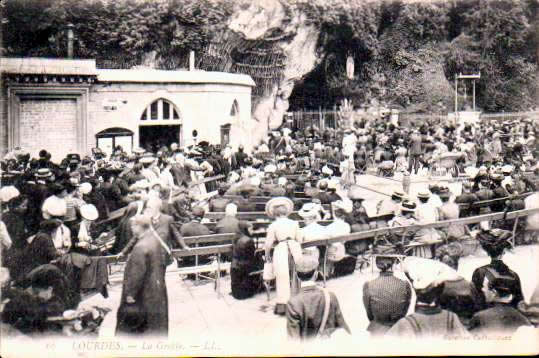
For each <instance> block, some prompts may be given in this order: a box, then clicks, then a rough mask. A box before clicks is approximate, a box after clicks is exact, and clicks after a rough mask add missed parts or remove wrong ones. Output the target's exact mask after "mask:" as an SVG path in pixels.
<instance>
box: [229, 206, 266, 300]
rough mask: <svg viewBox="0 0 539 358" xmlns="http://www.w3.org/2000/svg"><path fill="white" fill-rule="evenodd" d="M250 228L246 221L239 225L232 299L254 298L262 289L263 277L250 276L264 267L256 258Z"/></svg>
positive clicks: (233, 268) (234, 250)
mask: <svg viewBox="0 0 539 358" xmlns="http://www.w3.org/2000/svg"><path fill="white" fill-rule="evenodd" d="M229 205H234V204H229ZM250 227H251V225H250V224H249V223H247V222H245V221H242V222H240V223H239V225H238V229H239V234H240V238H239V239H238V240H236V242H235V243H234V246H233V247H232V264H231V265H230V280H231V282H230V286H231V288H232V297H234V298H235V299H237V300H243V299H246V298H249V297H253V296H254V295H255V293H257V292H258V291H259V290H260V288H261V282H260V280H261V276H260V275H250V273H252V272H255V271H257V270H261V269H262V267H263V266H264V263H263V262H262V260H260V258H259V257H257V256H255V243H254V240H253V238H252V237H251V235H250V232H249V230H250Z"/></svg>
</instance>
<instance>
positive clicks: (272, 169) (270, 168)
mask: <svg viewBox="0 0 539 358" xmlns="http://www.w3.org/2000/svg"><path fill="white" fill-rule="evenodd" d="M276 171H277V167H276V166H275V165H274V164H268V165H266V166H265V167H264V173H275V172H276Z"/></svg>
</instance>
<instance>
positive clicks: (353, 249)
mask: <svg viewBox="0 0 539 358" xmlns="http://www.w3.org/2000/svg"><path fill="white" fill-rule="evenodd" d="M348 199H350V200H351V201H352V205H353V207H352V212H351V213H350V214H348V215H347V216H346V218H345V221H346V222H347V223H348V224H350V228H351V232H360V231H365V230H369V229H370V227H369V217H368V216H367V211H366V210H365V207H364V206H363V201H364V198H363V197H362V196H361V188H359V187H357V186H351V187H350V189H349V190H348ZM372 242H373V239H372V238H367V239H361V240H352V241H347V242H345V243H344V246H345V248H346V252H347V253H348V254H349V255H352V256H356V257H357V256H359V255H361V254H362V253H364V252H365V251H366V250H367V249H368V248H369V245H370V244H372Z"/></svg>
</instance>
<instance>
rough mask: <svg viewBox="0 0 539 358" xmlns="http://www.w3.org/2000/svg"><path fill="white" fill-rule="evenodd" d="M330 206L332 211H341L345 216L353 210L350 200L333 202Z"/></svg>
mask: <svg viewBox="0 0 539 358" xmlns="http://www.w3.org/2000/svg"><path fill="white" fill-rule="evenodd" d="M331 206H332V207H333V209H335V210H337V209H341V210H343V211H344V212H345V213H347V214H350V213H351V212H352V209H353V205H352V201H350V200H337V201H334V202H333V203H332V204H331Z"/></svg>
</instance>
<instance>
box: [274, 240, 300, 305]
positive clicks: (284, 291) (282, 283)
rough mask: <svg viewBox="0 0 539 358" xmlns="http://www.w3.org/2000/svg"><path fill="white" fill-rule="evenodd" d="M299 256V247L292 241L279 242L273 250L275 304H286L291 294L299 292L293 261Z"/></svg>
mask: <svg viewBox="0 0 539 358" xmlns="http://www.w3.org/2000/svg"><path fill="white" fill-rule="evenodd" d="M289 247H290V249H289ZM301 255H302V253H301V245H300V244H299V243H298V242H297V241H294V240H286V241H281V242H279V243H278V244H277V246H275V249H274V250H273V270H274V272H275V289H276V291H277V300H276V301H277V302H276V303H277V304H286V303H287V302H288V300H289V299H290V295H291V293H297V291H298V290H299V282H298V279H297V277H296V275H295V264H294V261H295V260H299V258H301ZM291 277H292V278H293V279H292V282H291V280H290V278H291ZM291 287H292V289H291Z"/></svg>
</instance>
